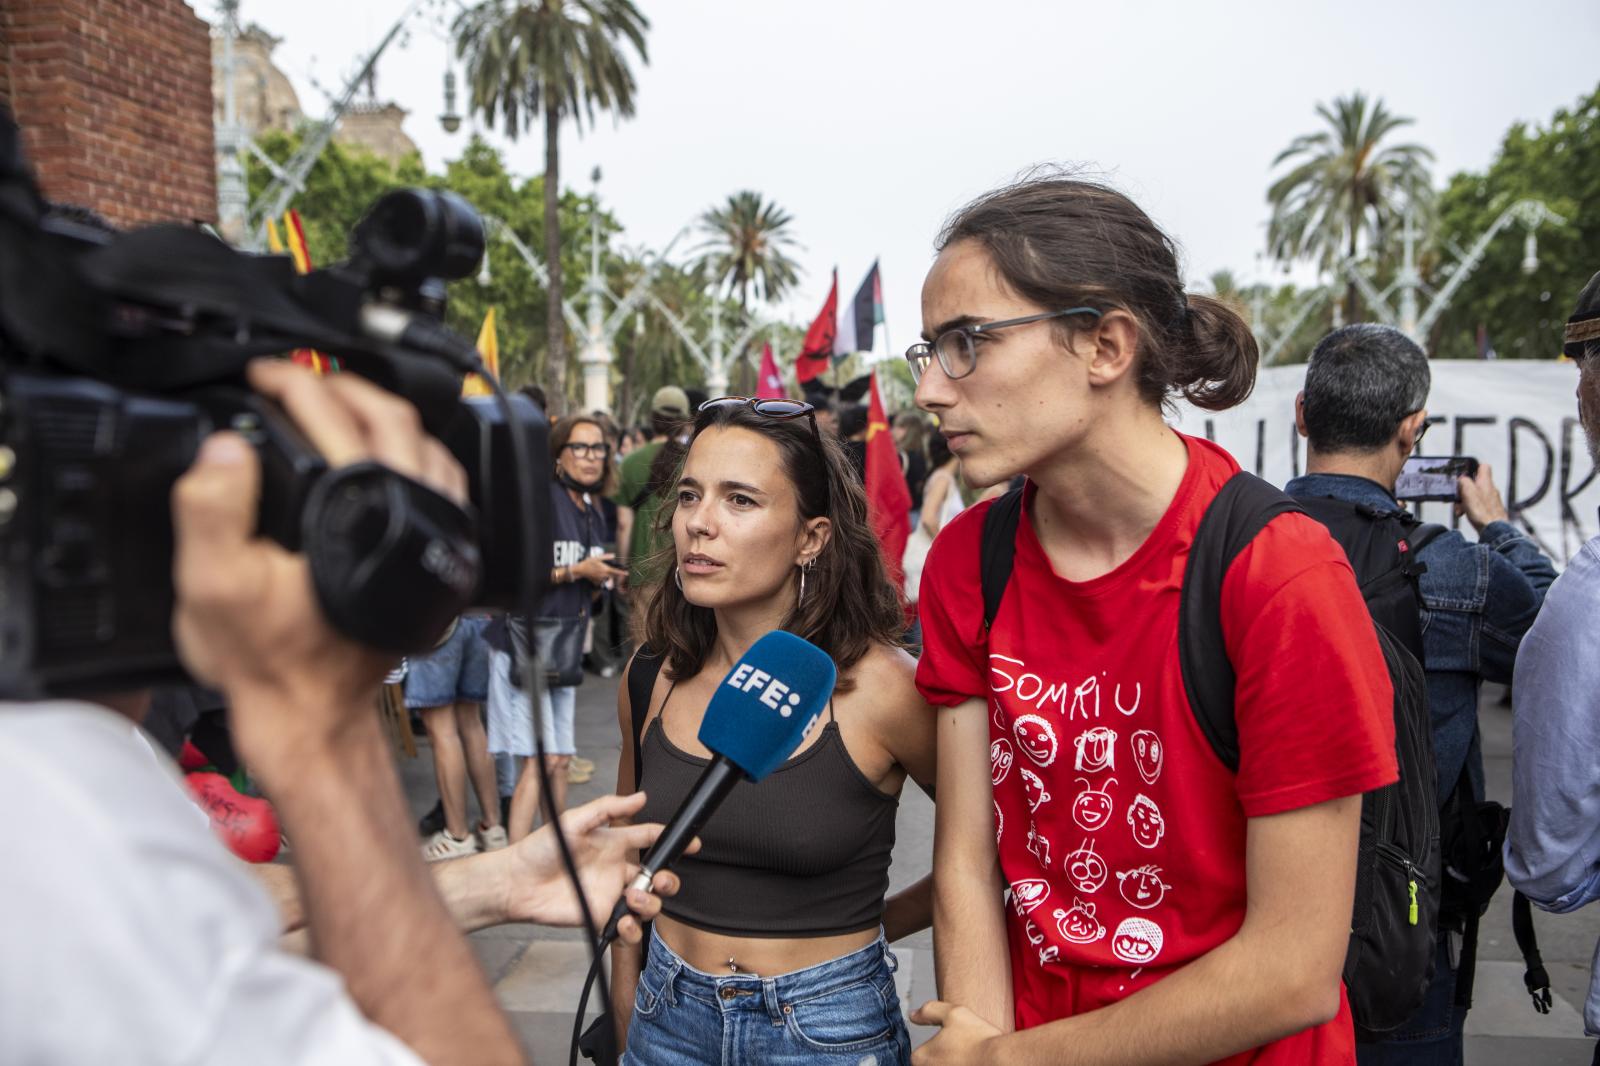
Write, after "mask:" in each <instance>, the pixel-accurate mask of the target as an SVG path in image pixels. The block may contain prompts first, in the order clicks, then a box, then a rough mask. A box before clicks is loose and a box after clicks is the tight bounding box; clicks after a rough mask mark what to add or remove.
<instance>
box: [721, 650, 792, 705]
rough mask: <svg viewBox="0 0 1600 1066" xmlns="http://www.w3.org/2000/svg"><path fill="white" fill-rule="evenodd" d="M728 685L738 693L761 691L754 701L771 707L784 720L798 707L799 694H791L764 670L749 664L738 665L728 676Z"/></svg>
mask: <svg viewBox="0 0 1600 1066" xmlns="http://www.w3.org/2000/svg"><path fill="white" fill-rule="evenodd" d="M727 683H728V684H729V685H731V686H732V687H734V688H736V689H738V690H739V691H740V692H750V691H752V690H754V689H758V688H759V689H761V692H760V694H759V695H757V696H756V699H758V700H760V701H761V702H762V703H764V704H766V705H767V706H768V707H771V708H772V709H773V710H775V711H777V712H778V713H779V714H781V715H783V716H784V717H785V718H787V717H789V716H790V715H791V714H793V713H794V709H795V708H796V707H798V706H800V693H798V692H792V691H790V689H789V686H788V685H786V684H784V683H783V682H782V681H779V680H778V679H777V678H775V677H773V676H772V675H771V674H769V673H767V672H766V671H765V670H761V669H758V668H756V667H753V666H751V665H750V664H749V663H740V664H739V665H738V666H737V667H735V668H734V671H733V673H731V674H729V675H728V682H727Z"/></svg>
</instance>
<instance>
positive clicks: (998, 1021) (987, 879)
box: [933, 699, 1014, 1031]
mask: <svg viewBox="0 0 1600 1066" xmlns="http://www.w3.org/2000/svg"><path fill="white" fill-rule="evenodd" d="M936 728H937V731H938V745H939V769H938V782H939V804H938V806H937V808H936V810H935V814H934V823H933V825H934V829H933V952H934V953H933V958H934V972H935V976H936V978H937V980H938V985H939V995H940V997H941V998H943V999H945V1000H948V1001H950V1002H952V1003H960V1004H962V1005H963V1006H965V1007H967V1008H969V1009H970V1010H971V1011H973V1012H976V1015H977V1017H979V1018H981V1019H983V1020H984V1021H986V1022H987V1023H988V1024H990V1025H992V1026H994V1027H996V1028H997V1029H998V1030H1003V1031H1009V1030H1010V1029H1011V1028H1012V1026H1013V1024H1014V1019H1013V1016H1012V999H1011V962H1010V958H1011V953H1010V949H1009V947H1008V946H1007V945H1008V944H1009V941H1008V940H1007V938H1006V917H1005V910H1004V906H1005V895H1004V893H1005V881H1004V879H1003V878H1002V877H1001V875H1000V859H999V855H998V854H997V852H996V850H995V841H994V786H993V783H992V781H991V778H990V770H989V712H988V708H987V707H986V706H985V704H984V701H983V700H980V699H970V700H967V701H966V702H964V703H961V704H959V705H958V706H955V707H941V708H940V709H939V713H938V719H937V726H936Z"/></svg>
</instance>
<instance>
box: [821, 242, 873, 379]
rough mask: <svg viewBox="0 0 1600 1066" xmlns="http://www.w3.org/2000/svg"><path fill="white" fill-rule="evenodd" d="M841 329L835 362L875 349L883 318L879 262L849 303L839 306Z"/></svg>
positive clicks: (834, 345)
mask: <svg viewBox="0 0 1600 1066" xmlns="http://www.w3.org/2000/svg"><path fill="white" fill-rule="evenodd" d="M840 311H841V313H840V315H839V331H838V333H836V334H835V335H834V338H833V357H834V360H835V361H838V360H840V359H843V358H844V357H845V356H847V355H851V354H853V353H855V352H870V351H872V342H873V338H874V336H875V334H876V331H877V328H878V323H880V322H882V321H883V281H882V279H881V278H879V276H878V261H877V260H876V259H874V260H873V261H872V269H871V270H869V271H867V276H866V277H865V278H863V279H862V280H861V287H860V288H858V289H856V294H855V296H853V297H851V299H850V303H849V304H848V305H846V306H845V307H843V308H841V309H840Z"/></svg>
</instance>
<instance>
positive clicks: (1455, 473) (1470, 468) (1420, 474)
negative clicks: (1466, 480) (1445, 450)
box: [1394, 455, 1478, 501]
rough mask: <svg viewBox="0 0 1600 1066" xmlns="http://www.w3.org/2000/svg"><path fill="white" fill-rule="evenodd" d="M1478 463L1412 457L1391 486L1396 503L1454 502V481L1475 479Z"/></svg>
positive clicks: (1466, 457)
mask: <svg viewBox="0 0 1600 1066" xmlns="http://www.w3.org/2000/svg"><path fill="white" fill-rule="evenodd" d="M1477 476H1478V460H1476V459H1474V458H1472V456H1470V455H1413V456H1412V457H1411V458H1409V459H1407V460H1406V465H1405V466H1404V467H1402V468H1401V470H1400V477H1399V479H1398V480H1396V481H1395V483H1394V495H1395V499H1398V500H1451V501H1454V500H1457V499H1460V494H1459V493H1458V492H1457V491H1456V478H1461V477H1477Z"/></svg>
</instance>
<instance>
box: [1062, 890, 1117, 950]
mask: <svg viewBox="0 0 1600 1066" xmlns="http://www.w3.org/2000/svg"><path fill="white" fill-rule="evenodd" d="M1050 916H1051V917H1052V918H1054V919H1055V920H1056V931H1057V932H1058V933H1060V934H1061V939H1063V940H1065V941H1067V942H1068V943H1070V944H1093V943H1094V942H1095V941H1096V940H1099V939H1100V938H1101V937H1103V936H1105V935H1106V927H1105V926H1103V925H1101V924H1100V920H1099V919H1098V918H1096V917H1095V916H1094V904H1093V903H1085V902H1084V901H1083V900H1081V899H1078V898H1077V897H1076V896H1074V897H1073V899H1072V909H1071V910H1065V911H1064V910H1062V909H1061V908H1059V907H1057V908H1056V909H1055V910H1053V911H1051V912H1050Z"/></svg>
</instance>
